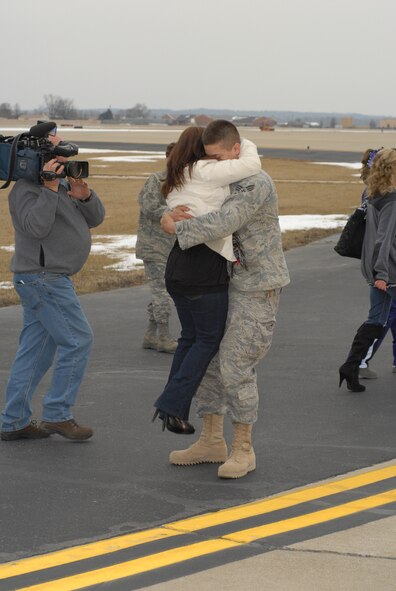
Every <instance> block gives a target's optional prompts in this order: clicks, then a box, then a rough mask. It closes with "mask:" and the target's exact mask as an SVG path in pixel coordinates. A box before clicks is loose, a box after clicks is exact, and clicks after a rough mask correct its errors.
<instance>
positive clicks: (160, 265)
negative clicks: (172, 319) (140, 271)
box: [143, 261, 172, 324]
mask: <svg viewBox="0 0 396 591" xmlns="http://www.w3.org/2000/svg"><path fill="white" fill-rule="evenodd" d="M143 263H144V271H145V273H146V278H147V281H148V284H149V287H150V290H151V302H150V303H149V305H148V306H147V312H148V317H149V321H150V322H156V323H157V324H163V323H166V322H168V320H169V316H170V313H171V301H172V300H171V298H170V296H169V294H168V292H167V291H166V287H165V266H166V262H159V261H158V262H157V261H156V262H154V261H143Z"/></svg>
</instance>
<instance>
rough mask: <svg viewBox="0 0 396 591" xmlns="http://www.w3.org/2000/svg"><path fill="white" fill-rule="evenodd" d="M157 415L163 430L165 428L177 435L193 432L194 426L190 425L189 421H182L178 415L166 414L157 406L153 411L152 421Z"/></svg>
mask: <svg viewBox="0 0 396 591" xmlns="http://www.w3.org/2000/svg"><path fill="white" fill-rule="evenodd" d="M157 417H158V418H159V419H160V420H161V421H162V430H163V431H165V428H166V429H168V431H171V432H172V433H177V434H179V435H192V434H193V433H195V428H194V427H193V425H191V423H189V422H188V421H183V420H182V419H179V417H174V416H172V415H168V414H167V413H166V412H163V411H162V410H160V409H159V408H157V410H156V411H155V413H154V416H153V418H152V422H154V421H155V419H156V418H157Z"/></svg>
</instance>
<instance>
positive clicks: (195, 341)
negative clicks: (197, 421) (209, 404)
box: [154, 291, 228, 420]
mask: <svg viewBox="0 0 396 591" xmlns="http://www.w3.org/2000/svg"><path fill="white" fill-rule="evenodd" d="M170 295H171V297H172V299H173V301H174V303H175V306H176V310H177V314H178V316H179V320H180V324H181V335H180V338H179V340H178V346H177V349H176V351H175V354H174V357H173V363H172V366H171V370H170V373H169V378H168V383H167V384H166V386H165V389H164V391H163V392H162V394H161V396H160V397H159V398H158V399H157V401H156V402H155V404H154V406H156V407H157V408H158V409H159V410H162V411H163V412H165V413H167V414H169V415H172V416H176V417H179V418H180V419H183V420H187V419H188V416H189V411H190V405H191V400H192V398H193V396H194V394H195V393H196V391H197V389H198V386H199V384H200V382H201V380H202V378H203V376H204V375H205V372H206V369H207V367H208V365H209V363H210V361H211V359H212V358H213V357H214V356H215V354H216V353H217V351H218V349H219V345H220V342H221V339H222V338H223V334H224V328H225V323H226V319H227V310H228V292H227V291H222V292H218V293H209V294H203V295H197V296H182V295H178V294H175V293H171V294H170Z"/></svg>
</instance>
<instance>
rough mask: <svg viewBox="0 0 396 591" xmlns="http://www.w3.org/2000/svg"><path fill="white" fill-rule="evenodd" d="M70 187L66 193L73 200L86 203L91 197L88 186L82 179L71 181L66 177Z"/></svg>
mask: <svg viewBox="0 0 396 591" xmlns="http://www.w3.org/2000/svg"><path fill="white" fill-rule="evenodd" d="M67 180H68V181H69V185H70V191H68V195H70V197H72V198H73V199H78V201H87V200H88V199H89V198H90V196H91V189H90V188H89V186H88V183H87V182H85V181H84V180H83V179H73V178H72V177H70V176H69V177H67Z"/></svg>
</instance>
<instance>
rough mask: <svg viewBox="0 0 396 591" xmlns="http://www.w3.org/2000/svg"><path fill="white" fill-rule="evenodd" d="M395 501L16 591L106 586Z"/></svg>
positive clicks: (393, 495) (357, 505)
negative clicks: (115, 581) (114, 581)
mask: <svg viewBox="0 0 396 591" xmlns="http://www.w3.org/2000/svg"><path fill="white" fill-rule="evenodd" d="M394 502H396V489H393V490H390V491H388V492H386V493H381V494H378V495H373V496H371V497H366V498H364V499H359V500H357V501H352V502H350V503H344V504H343V505H338V506H337V507H331V508H330V509H323V510H321V511H315V512H314V513H308V514H306V515H301V516H299V517H293V518H291V519H284V520H282V521H278V522H275V523H271V524H268V525H264V526H259V527H253V528H249V529H246V530H242V531H239V532H234V533H232V534H228V535H226V536H223V537H220V538H218V539H213V540H209V541H206V542H198V543H196V544H189V545H187V546H181V547H178V548H173V549H172V550H166V551H164V552H159V553H156V554H151V555H149V556H145V557H144V558H137V559H135V560H129V561H127V562H122V563H120V564H116V565H113V566H109V567H105V568H100V569H96V570H92V571H88V572H85V573H82V574H78V575H73V576H71V577H65V578H62V579H55V580H52V581H49V582H46V583H39V584H38V585H33V586H30V587H23V588H20V589H17V590H16V591H54V589H56V591H77V590H79V589H83V588H84V587H90V586H92V585H99V584H102V583H108V582H109V581H113V580H119V579H124V578H126V577H130V576H133V575H137V574H142V573H144V572H148V571H151V570H155V569H158V568H163V567H165V566H169V565H171V564H177V563H179V562H184V561H186V560H191V559H192V558H197V557H199V556H205V555H207V554H214V553H216V552H220V551H222V550H228V549H230V548H235V547H237V546H241V545H245V544H248V543H251V542H253V541H256V540H259V539H262V538H268V537H270V536H274V535H277V534H279V533H284V532H287V531H293V530H296V529H301V528H303V527H308V526H311V525H317V524H319V523H323V522H325V521H329V520H333V519H337V518H340V517H346V516H348V515H352V514H354V513H358V512H361V511H366V510H368V509H372V508H374V507H381V506H383V505H386V504H389V503H394Z"/></svg>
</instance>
